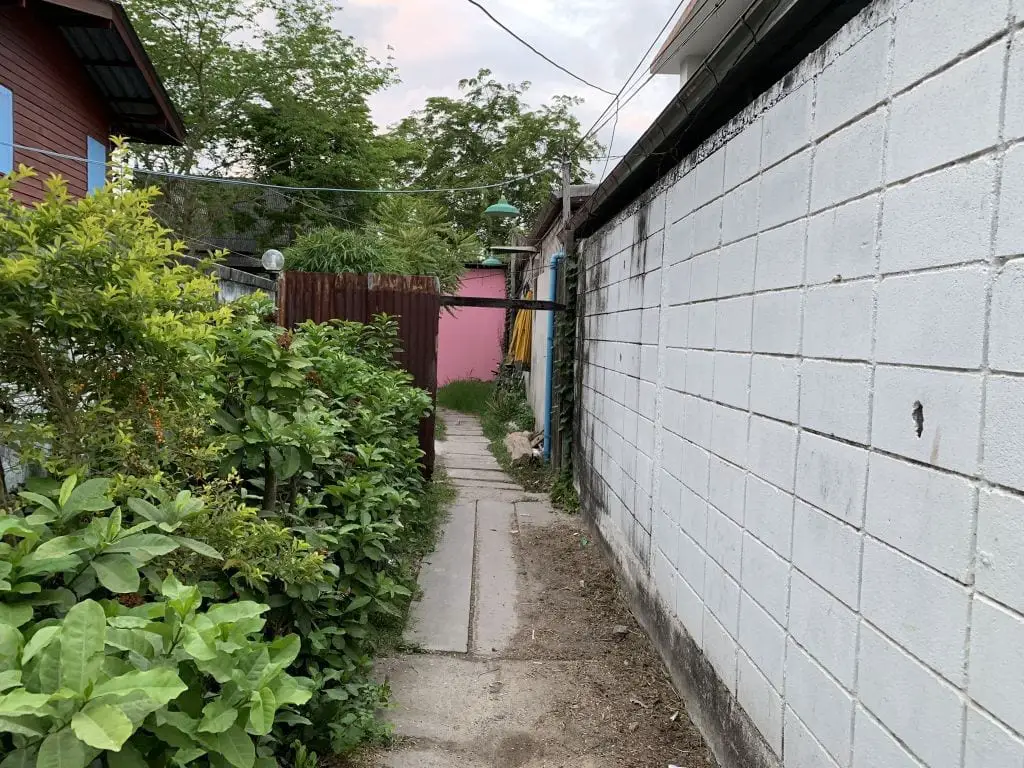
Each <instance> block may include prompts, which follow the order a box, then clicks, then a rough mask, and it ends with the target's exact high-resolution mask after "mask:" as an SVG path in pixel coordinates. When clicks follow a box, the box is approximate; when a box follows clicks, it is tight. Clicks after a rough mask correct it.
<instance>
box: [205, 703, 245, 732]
mask: <svg viewBox="0 0 1024 768" xmlns="http://www.w3.org/2000/svg"><path fill="white" fill-rule="evenodd" d="M237 719H238V710H237V709H235V707H234V706H232V705H231V703H230V702H229V701H228V700H227V699H226V698H224V697H223V696H218V697H217V698H216V699H214V700H213V701H211V702H210V703H209V704H207V705H206V706H205V707H203V719H202V721H201V722H200V723H199V730H200V731H201V732H203V733H223V732H224V731H226V730H227V729H228V728H230V727H231V726H232V725H234V724H235V721H236V720H237Z"/></svg>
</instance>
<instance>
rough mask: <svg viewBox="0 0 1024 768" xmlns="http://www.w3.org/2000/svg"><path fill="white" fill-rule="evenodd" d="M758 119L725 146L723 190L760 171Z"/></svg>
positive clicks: (760, 123)
mask: <svg viewBox="0 0 1024 768" xmlns="http://www.w3.org/2000/svg"><path fill="white" fill-rule="evenodd" d="M762 127H763V123H762V122H761V120H760V119H758V120H755V121H754V122H752V123H751V124H750V125H747V126H746V127H745V128H744V129H743V130H742V131H740V132H739V133H738V134H737V135H735V136H733V137H732V138H730V139H729V142H728V143H727V144H726V145H725V189H726V190H730V189H732V188H733V187H735V186H737V185H739V184H742V183H743V182H744V181H746V180H747V179H749V178H750V177H751V176H754V175H755V174H756V173H757V172H758V171H760V170H761V132H762Z"/></svg>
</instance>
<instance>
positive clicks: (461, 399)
mask: <svg viewBox="0 0 1024 768" xmlns="http://www.w3.org/2000/svg"><path fill="white" fill-rule="evenodd" d="M493 391H494V385H493V384H492V383H491V382H489V381H481V380H480V379H461V380H460V381H453V382H451V383H449V384H445V385H444V386H443V387H441V389H439V390H438V391H437V404H438V405H439V406H441V407H442V408H449V409H451V410H453V411H459V412H461V413H472V414H474V415H476V416H479V417H481V418H482V417H483V415H484V411H485V410H486V409H487V404H488V403H489V402H490V400H491V394H492V393H493Z"/></svg>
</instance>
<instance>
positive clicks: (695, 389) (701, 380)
mask: <svg viewBox="0 0 1024 768" xmlns="http://www.w3.org/2000/svg"><path fill="white" fill-rule="evenodd" d="M705 306H708V307H711V308H712V309H714V305H712V304H710V303H708V304H707V305H705ZM713 318H714V316H713V315H712V321H711V322H712V323H713V322H714V320H713ZM700 319H701V321H702V322H703V321H704V319H705V318H704V317H703V316H702V317H701V318H700ZM714 366H715V356H714V353H713V352H708V351H703V350H700V349H689V350H687V351H686V392H687V393H688V394H691V395H699V396H700V397H706V398H710V397H711V394H712V392H713V391H714V385H715V367H714Z"/></svg>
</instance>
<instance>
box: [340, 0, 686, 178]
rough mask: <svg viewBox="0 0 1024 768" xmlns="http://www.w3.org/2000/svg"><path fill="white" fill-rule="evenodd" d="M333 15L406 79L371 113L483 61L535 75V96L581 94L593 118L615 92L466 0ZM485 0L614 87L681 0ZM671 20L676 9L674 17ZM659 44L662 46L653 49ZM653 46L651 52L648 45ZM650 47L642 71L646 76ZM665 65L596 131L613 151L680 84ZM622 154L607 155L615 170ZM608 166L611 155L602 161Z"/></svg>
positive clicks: (453, 91) (412, 100)
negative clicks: (518, 38)
mask: <svg viewBox="0 0 1024 768" xmlns="http://www.w3.org/2000/svg"><path fill="white" fill-rule="evenodd" d="M336 2H338V4H339V6H341V11H340V12H338V13H337V14H336V25H337V26H338V27H339V28H340V29H341V30H342V31H344V32H345V33H347V34H350V35H352V36H353V37H355V39H356V40H357V41H358V42H359V43H360V44H361V45H363V46H365V47H366V48H367V49H368V50H369V52H370V53H371V54H372V55H374V56H376V57H377V58H379V59H384V58H387V57H388V56H390V57H391V58H392V61H393V62H394V64H395V65H396V66H397V67H398V74H399V77H400V78H401V81H402V82H401V83H400V84H399V85H397V86H394V87H392V88H390V89H388V90H387V91H384V92H382V93H379V94H377V95H376V96H374V97H373V99H372V100H371V107H372V109H373V114H374V119H375V120H376V122H377V124H378V125H380V126H382V127H383V126H387V125H390V124H391V123H394V122H395V121H397V120H399V119H400V118H402V117H404V116H405V115H407V114H409V113H410V112H412V111H414V110H416V109H418V108H419V107H421V106H422V105H423V103H424V101H425V100H426V98H427V97H429V96H457V95H458V82H459V80H460V79H462V78H466V77H470V76H472V75H475V74H476V72H477V71H478V70H479V69H480V68H482V67H486V68H488V69H490V70H492V72H493V75H494V77H495V78H497V79H498V80H500V81H502V82H521V81H523V80H528V81H530V82H531V83H532V87H531V89H530V91H529V98H530V101H531V102H532V103H534V104H540V103H543V102H544V101H546V100H547V99H549V98H550V97H551V96H553V95H556V94H569V95H574V96H581V97H583V98H585V99H586V102H585V103H584V104H583V105H581V106H579V107H578V108H577V109H576V114H577V117H578V118H579V120H580V122H581V123H582V125H583V128H584V129H586V128H589V127H590V126H591V125H592V124H593V123H594V121H595V120H596V119H597V117H598V115H600V114H601V112H602V111H603V110H604V109H605V107H606V106H608V104H609V102H611V100H612V97H610V96H608V95H606V94H604V93H601V92H600V91H596V90H594V89H592V88H589V87H587V86H586V85H583V84H581V83H579V82H577V81H575V80H573V79H572V78H571V77H569V75H566V74H565V73H563V72H560V71H559V70H558V69H556V68H554V67H552V66H551V65H550V64H548V63H547V62H545V61H544V60H543V59H541V58H539V57H537V56H536V55H534V54H533V53H532V52H531V51H529V50H528V49H527V48H524V47H523V46H522V45H521V44H520V43H519V42H517V41H516V40H515V39H513V38H512V37H510V36H509V35H508V34H507V33H505V32H504V31H503V30H502V29H501V28H500V27H498V26H496V25H495V24H494V23H493V22H492V21H491V20H490V19H488V18H487V17H486V16H485V15H484V14H483V13H482V12H481V11H480V10H479V9H478V8H476V7H474V6H473V5H472V4H470V3H469V2H466V0H336ZM481 2H482V4H483V5H484V6H486V7H487V9H488V10H489V11H490V12H491V13H492V14H494V16H496V17H497V18H498V19H500V20H501V21H502V22H503V23H504V24H505V25H506V26H508V27H510V28H511V29H513V30H514V31H515V32H516V33H518V34H519V35H520V36H521V37H523V38H525V39H527V40H528V41H529V42H530V43H531V44H532V45H533V46H534V47H536V48H538V49H539V50H541V51H543V52H544V53H545V54H546V55H548V56H549V57H550V58H552V59H554V60H555V61H557V62H558V63H559V64H561V65H562V66H564V67H566V68H567V69H569V70H572V71H573V72H575V73H577V74H578V75H580V76H581V77H583V78H584V79H586V80H589V81H590V82H592V83H594V84H596V85H599V86H601V87H603V88H605V89H607V90H609V91H611V92H613V93H614V92H616V91H618V90H619V88H620V87H621V86H622V84H623V83H624V82H625V80H626V78H627V77H628V76H629V74H630V72H631V71H632V70H633V68H634V67H635V66H636V65H637V63H638V62H639V61H640V57H641V56H642V54H643V53H644V52H645V51H646V50H647V48H648V46H649V45H650V44H651V42H652V41H653V40H654V38H655V36H656V35H657V34H658V32H659V30H660V29H661V28H662V26H663V25H664V24H665V22H666V21H668V19H669V16H670V15H671V14H672V13H673V12H674V11H675V9H676V6H677V4H678V2H677V0H481ZM673 21H674V19H673ZM656 50H657V49H655V51H656ZM651 55H652V56H653V53H652V54H651ZM649 63H650V57H648V60H647V61H646V62H645V65H644V67H643V69H642V74H643V75H644V77H646V73H647V67H648V65H649ZM678 82H679V81H678V79H677V78H676V77H674V76H671V75H659V76H658V77H655V78H654V80H653V81H651V83H650V84H649V85H648V86H647V87H646V88H644V90H643V91H642V92H641V93H640V95H638V96H637V97H636V98H635V99H634V100H633V101H631V102H630V103H629V105H628V106H626V107H625V108H624V109H623V110H621V112H620V115H619V119H618V124H617V126H615V131H614V133H615V135H614V140H613V137H612V128H613V125H612V123H609V124H608V125H606V126H605V127H604V128H603V129H602V130H601V132H600V133H599V135H598V138H599V140H600V141H601V143H602V144H604V145H605V146H608V145H609V144H610V145H611V151H610V152H609V154H613V155H621V154H623V153H625V152H626V151H627V150H628V149H629V148H630V147H632V146H633V144H634V143H635V142H636V140H637V139H638V138H639V137H640V135H641V134H642V133H643V132H644V131H645V130H646V129H647V128H648V127H649V126H650V124H651V123H652V122H653V120H654V118H655V117H657V115H658V114H659V113H660V112H661V110H662V109H663V108H664V106H665V105H666V104H667V103H668V100H669V99H670V98H671V97H672V96H673V95H674V94H675V92H676V90H677V88H678ZM615 162H616V160H612V161H611V163H610V164H609V165H608V170H611V168H612V167H613V166H614V164H615ZM603 171H604V163H603V162H602V163H599V164H598V166H597V168H596V173H597V175H599V176H600V175H601V173H602V172H603Z"/></svg>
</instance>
